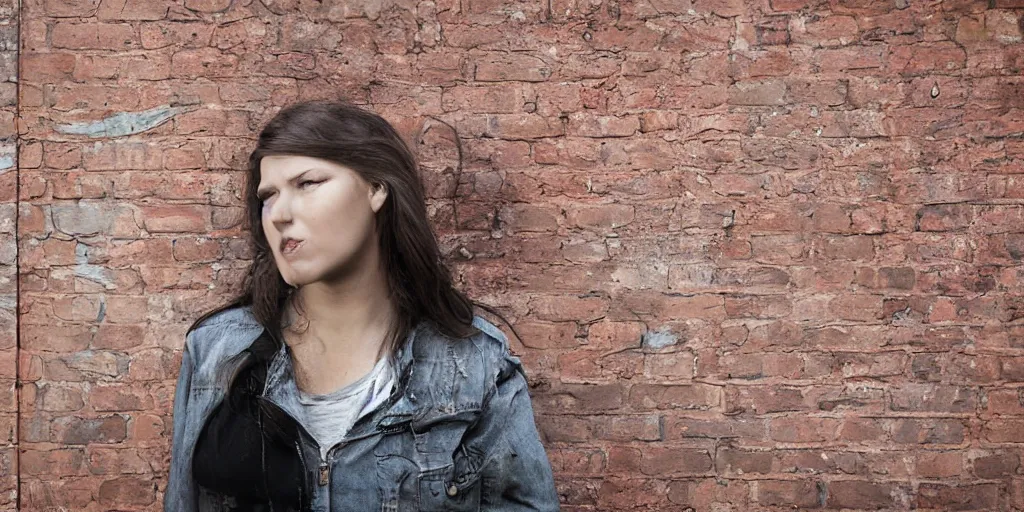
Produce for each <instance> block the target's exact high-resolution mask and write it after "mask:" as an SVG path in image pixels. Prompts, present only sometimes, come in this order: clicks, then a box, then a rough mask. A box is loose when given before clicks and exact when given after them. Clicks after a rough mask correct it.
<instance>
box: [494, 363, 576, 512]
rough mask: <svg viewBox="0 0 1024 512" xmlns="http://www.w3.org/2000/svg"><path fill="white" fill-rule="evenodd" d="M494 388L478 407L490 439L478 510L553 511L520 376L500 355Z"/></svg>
mask: <svg viewBox="0 0 1024 512" xmlns="http://www.w3.org/2000/svg"><path fill="white" fill-rule="evenodd" d="M503 363H504V364H503V366H504V367H503V368H502V369H501V371H500V372H499V373H498V379H497V386H496V389H495V391H494V393H493V394H492V395H491V397H490V398H489V400H488V401H487V403H486V406H485V408H484V412H483V417H482V423H484V425H483V429H484V430H485V431H487V430H490V431H491V432H488V434H490V435H485V436H484V437H485V438H490V439H492V440H493V441H494V443H493V445H492V446H491V449H490V450H488V454H487V456H486V458H485V460H484V462H483V466H482V469H481V480H482V482H483V488H482V493H481V505H482V507H481V510H485V511H500V512H506V511H507V512H513V511H517V512H518V511H527V510H530V511H545V512H546V511H552V510H554V511H557V510H559V504H558V493H557V491H556V490H555V481H554V476H553V474H552V471H551V463H550V462H549V461H548V457H547V453H546V452H545V451H544V446H543V445H542V444H541V440H540V434H539V433H538V432H537V426H536V424H535V422H534V418H533V405H532V403H531V400H530V395H529V392H528V388H527V383H526V374H525V372H524V370H523V368H522V365H521V364H520V361H519V358H518V357H515V356H512V355H509V354H506V355H505V357H504V361H503Z"/></svg>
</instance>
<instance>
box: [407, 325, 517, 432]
mask: <svg viewBox="0 0 1024 512" xmlns="http://www.w3.org/2000/svg"><path fill="white" fill-rule="evenodd" d="M473 326H474V327H475V328H476V329H477V331H476V332H475V333H473V334H471V335H469V336H466V337H464V338H452V337H449V336H445V335H444V334H442V333H440V332H438V330H437V329H436V328H433V327H430V328H421V329H420V330H418V332H417V334H416V336H415V338H414V341H413V344H412V346H413V347H414V348H413V351H412V352H413V357H412V359H413V361H412V366H413V369H412V371H410V372H409V389H410V391H411V392H412V394H413V395H415V396H425V397H430V401H431V402H433V403H429V404H428V403H423V404H421V405H422V406H424V407H427V408H428V409H430V410H432V411H435V412H436V411H441V412H443V411H460V410H467V409H479V408H480V407H481V406H482V405H483V404H485V403H486V402H487V400H488V398H489V397H490V396H491V395H492V394H493V393H494V391H495V389H496V388H497V386H498V384H499V383H500V382H501V381H503V380H505V379H507V378H508V377H509V376H511V375H512V374H513V373H514V372H515V370H517V369H518V368H519V363H518V358H516V357H514V356H512V355H511V353H510V352H509V343H508V338H507V337H506V336H505V334H504V333H503V332H502V331H501V330H500V329H498V327H496V326H495V325H494V324H492V323H491V322H489V321H488V320H486V319H484V318H483V317H480V316H475V317H474V318H473ZM429 417H431V416H430V415H429V414H428V416H427V418H429Z"/></svg>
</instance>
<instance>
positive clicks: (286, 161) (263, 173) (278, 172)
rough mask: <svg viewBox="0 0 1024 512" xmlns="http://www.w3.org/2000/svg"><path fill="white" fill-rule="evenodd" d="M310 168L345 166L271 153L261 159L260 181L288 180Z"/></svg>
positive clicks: (310, 158) (311, 158) (327, 168)
mask: <svg viewBox="0 0 1024 512" xmlns="http://www.w3.org/2000/svg"><path fill="white" fill-rule="evenodd" d="M309 169H324V170H328V171H338V170H341V169H344V167H342V166H340V165H338V164H336V163H334V162H330V161H327V160H321V159H319V158H313V157H310V156H300V155H270V156H265V157H263V159H262V160H260V182H264V181H266V182H273V181H276V180H287V179H288V178H290V177H292V176H295V175H297V174H299V173H302V172H304V171H307V170H309Z"/></svg>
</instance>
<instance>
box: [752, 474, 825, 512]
mask: <svg viewBox="0 0 1024 512" xmlns="http://www.w3.org/2000/svg"><path fill="white" fill-rule="evenodd" d="M824 488H825V484H824V483H822V482H813V481H806V480H804V481H792V480H761V481H758V482H757V483H756V484H754V489H755V491H754V493H755V494H754V496H755V498H754V499H755V500H756V501H757V503H759V504H760V505H762V506H766V507H792V508H808V507H810V508H818V507H821V505H822V503H821V502H822V499H821V496H822V494H824V492H823V491H824Z"/></svg>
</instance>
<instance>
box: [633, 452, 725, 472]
mask: <svg viewBox="0 0 1024 512" xmlns="http://www.w3.org/2000/svg"><path fill="white" fill-rule="evenodd" d="M711 467H712V463H711V455H710V454H709V453H708V452H707V451H706V450H695V449H691V448H668V447H663V448H656V447H651V448H648V449H646V450H644V451H643V452H642V455H641V457H640V472H641V473H643V474H645V475H650V476H662V477H663V476H668V475H674V474H680V473H684V474H693V473H706V472H708V471H710V470H711Z"/></svg>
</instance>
